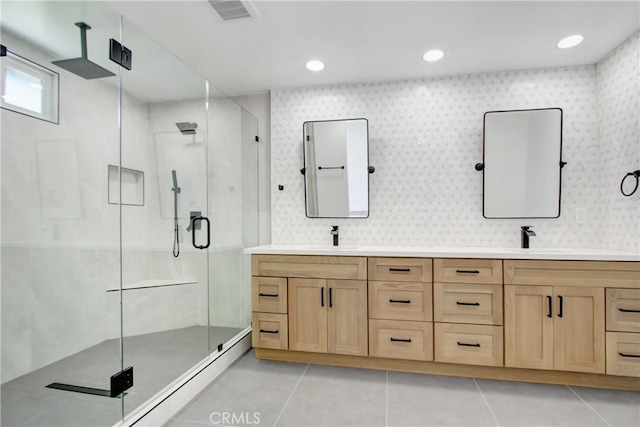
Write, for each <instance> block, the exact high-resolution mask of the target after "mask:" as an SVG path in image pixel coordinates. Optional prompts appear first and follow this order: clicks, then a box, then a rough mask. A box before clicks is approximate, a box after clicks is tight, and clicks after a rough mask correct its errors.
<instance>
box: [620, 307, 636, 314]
mask: <svg viewBox="0 0 640 427" xmlns="http://www.w3.org/2000/svg"><path fill="white" fill-rule="evenodd" d="M618 311H621V312H623V313H640V310H633V309H630V308H619V309H618Z"/></svg>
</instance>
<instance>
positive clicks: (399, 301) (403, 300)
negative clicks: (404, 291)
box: [389, 299, 411, 304]
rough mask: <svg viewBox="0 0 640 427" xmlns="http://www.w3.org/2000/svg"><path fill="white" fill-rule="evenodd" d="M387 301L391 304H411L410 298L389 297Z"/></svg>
mask: <svg viewBox="0 0 640 427" xmlns="http://www.w3.org/2000/svg"><path fill="white" fill-rule="evenodd" d="M389 302H390V303H393V304H411V300H410V299H390V300H389Z"/></svg>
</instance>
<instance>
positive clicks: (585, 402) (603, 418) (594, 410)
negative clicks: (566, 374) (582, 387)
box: [566, 386, 611, 427]
mask: <svg viewBox="0 0 640 427" xmlns="http://www.w3.org/2000/svg"><path fill="white" fill-rule="evenodd" d="M566 387H567V388H568V389H569V390H571V391H572V392H573V394H575V395H576V396H577V397H578V399H580V400H582V403H584V404H585V405H587V407H588V408H589V409H591V410H592V411H593V412H595V414H596V415H597V416H598V417H600V419H601V420H602V421H604V422H605V423H607V425H608V426H609V427H611V423H609V421H607V419H606V418H605V417H603V416H602V415H600V412H598V411H596V409H595V408H594V407H593V406H591V405H589V403H587V401H586V400H584V399H583V398H582V396H580V395H579V394H578V392H577V391H575V390H574V389H572V388H571V387H570V386H566Z"/></svg>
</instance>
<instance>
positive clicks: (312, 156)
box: [300, 119, 375, 218]
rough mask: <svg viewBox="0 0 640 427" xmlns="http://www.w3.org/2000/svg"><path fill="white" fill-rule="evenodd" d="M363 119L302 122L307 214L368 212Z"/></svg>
mask: <svg viewBox="0 0 640 427" xmlns="http://www.w3.org/2000/svg"><path fill="white" fill-rule="evenodd" d="M368 129H369V124H368V122H367V119H350V120H325V121H315V122H305V123H304V124H303V153H304V158H303V161H304V167H303V168H302V169H301V170H300V172H301V173H302V174H303V175H304V180H305V207H306V214H307V217H309V218H367V217H368V216H369V174H371V173H373V172H374V171H375V168H373V167H372V166H369V133H368Z"/></svg>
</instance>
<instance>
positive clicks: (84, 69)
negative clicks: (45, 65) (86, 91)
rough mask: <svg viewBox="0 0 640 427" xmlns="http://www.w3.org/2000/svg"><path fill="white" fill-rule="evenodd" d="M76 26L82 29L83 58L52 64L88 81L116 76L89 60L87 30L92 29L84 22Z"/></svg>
mask: <svg viewBox="0 0 640 427" xmlns="http://www.w3.org/2000/svg"><path fill="white" fill-rule="evenodd" d="M76 26H78V27H80V46H81V48H82V56H81V57H80V58H73V59H63V60H60V61H52V62H51V63H52V64H55V65H57V66H58V67H60V68H64V69H65V70H67V71H70V72H72V73H73V74H75V75H77V76H80V77H82V78H83V79H87V80H91V79H101V78H103V77H111V76H115V74H113V73H112V72H111V71H109V70H107V69H105V68H102V67H101V66H99V65H98V64H96V63H94V62H91V61H89V59H88V58H87V30H90V29H91V27H90V26H88V25H87V24H85V23H84V22H76Z"/></svg>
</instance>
